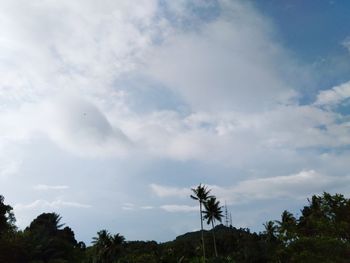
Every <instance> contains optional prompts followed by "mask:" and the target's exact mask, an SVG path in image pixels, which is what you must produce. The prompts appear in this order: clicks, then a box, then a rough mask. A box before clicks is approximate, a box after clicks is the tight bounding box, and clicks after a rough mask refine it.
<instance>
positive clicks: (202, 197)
mask: <svg viewBox="0 0 350 263" xmlns="http://www.w3.org/2000/svg"><path fill="white" fill-rule="evenodd" d="M191 190H192V192H193V195H191V198H192V199H194V200H197V201H198V202H199V212H200V218H201V238H202V249H203V262H205V247H204V236H203V210H202V208H203V204H204V203H205V202H206V201H207V200H208V198H210V197H211V196H209V193H210V191H211V190H210V189H207V187H206V186H205V185H203V186H202V184H199V185H198V186H197V188H192V189H191Z"/></svg>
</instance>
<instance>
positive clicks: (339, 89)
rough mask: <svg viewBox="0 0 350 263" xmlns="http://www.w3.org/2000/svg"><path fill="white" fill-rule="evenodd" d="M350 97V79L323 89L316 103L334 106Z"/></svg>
mask: <svg viewBox="0 0 350 263" xmlns="http://www.w3.org/2000/svg"><path fill="white" fill-rule="evenodd" d="M349 97H350V81H349V82H345V83H343V84H341V85H339V86H335V87H333V88H331V89H327V90H323V91H321V92H320V93H319V94H318V96H317V99H316V102H315V105H321V106H323V105H324V106H334V105H337V104H339V103H341V102H343V101H344V100H346V99H348V98H349Z"/></svg>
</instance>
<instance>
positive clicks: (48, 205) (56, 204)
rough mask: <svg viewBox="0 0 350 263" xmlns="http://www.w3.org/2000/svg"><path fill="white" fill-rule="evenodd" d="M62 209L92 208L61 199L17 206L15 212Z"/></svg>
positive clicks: (36, 201)
mask: <svg viewBox="0 0 350 263" xmlns="http://www.w3.org/2000/svg"><path fill="white" fill-rule="evenodd" d="M62 207H74V208H90V207H91V205H88V204H82V203H78V202H71V201H63V200H61V199H57V200H54V201H51V202H50V201H47V200H41V199H39V200H35V201H33V202H32V203H29V204H20V203H19V204H15V206H14V211H15V212H17V211H22V210H37V209H40V210H41V209H58V208H62Z"/></svg>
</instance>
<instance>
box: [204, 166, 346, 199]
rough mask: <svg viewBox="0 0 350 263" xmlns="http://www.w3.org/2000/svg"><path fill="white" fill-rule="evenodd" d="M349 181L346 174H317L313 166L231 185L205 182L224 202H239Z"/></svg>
mask: <svg viewBox="0 0 350 263" xmlns="http://www.w3.org/2000/svg"><path fill="white" fill-rule="evenodd" d="M348 182H350V177H348V176H346V177H336V176H327V175H322V174H319V173H317V172H315V171H313V170H309V171H301V172H299V173H297V174H292V175H287V176H276V177H268V178H257V179H251V180H244V181H241V182H239V183H238V184H237V185H235V186H231V187H219V186H215V185H212V186H209V188H210V189H212V192H213V193H215V194H217V196H218V197H219V198H220V199H221V200H222V201H223V200H226V201H227V203H228V204H239V203H246V202H248V203H249V202H252V201H256V200H264V199H279V198H290V199H304V198H306V197H308V196H309V195H312V194H316V193H322V192H323V191H330V190H332V189H334V188H337V187H341V186H342V185H343V184H347V183H348Z"/></svg>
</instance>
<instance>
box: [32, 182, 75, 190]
mask: <svg viewBox="0 0 350 263" xmlns="http://www.w3.org/2000/svg"><path fill="white" fill-rule="evenodd" d="M33 188H34V189H35V190H39V191H51V190H66V189H68V188H69V186H68V185H47V184H38V185H35V186H34V187H33Z"/></svg>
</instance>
